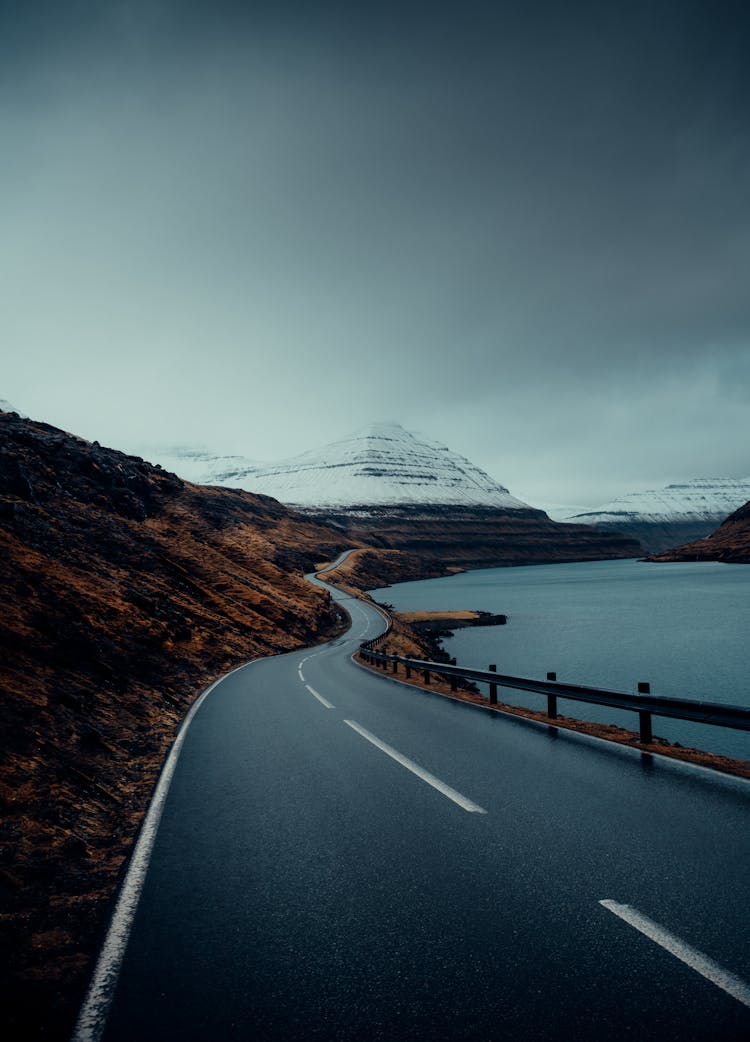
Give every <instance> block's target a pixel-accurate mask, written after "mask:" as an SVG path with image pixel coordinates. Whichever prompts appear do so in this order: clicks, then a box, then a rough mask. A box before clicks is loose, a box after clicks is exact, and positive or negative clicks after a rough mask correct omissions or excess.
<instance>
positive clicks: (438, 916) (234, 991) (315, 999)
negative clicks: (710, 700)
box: [77, 594, 750, 1042]
mask: <svg viewBox="0 0 750 1042" xmlns="http://www.w3.org/2000/svg"><path fill="white" fill-rule="evenodd" d="M336 597H337V599H339V600H341V601H342V602H343V603H344V604H345V606H346V607H347V609H348V611H349V612H350V615H351V618H352V626H351V628H350V630H349V632H348V633H347V635H346V636H345V637H343V638H341V639H339V640H336V641H333V642H332V643H330V644H326V645H325V646H322V647H320V648H316V649H312V650H307V651H301V652H295V653H293V654H288V655H284V656H281V657H277V658H272V659H265V660H260V661H257V662H254V663H251V664H249V665H248V666H246V667H243V668H242V669H240V670H239V671H237V672H235V673H233V674H231V675H229V676H228V677H226V678H225V679H224V680H222V681H221V682H220V683H219V684H218V685H216V686H215V688H214V689H213V690H212V691H211V693H210V694H209V695H208V697H206V698H205V700H204V701H203V703H202V704H201V706H200V709H199V710H198V711H197V713H196V714H195V717H194V719H193V721H192V723H191V725H190V727H189V729H188V730H187V732H186V734H185V740H184V745H183V747H182V751H181V753H180V757H179V760H178V762H177V767H176V770H175V773H174V777H173V780H172V783H171V787H170V789H169V792H168V795H167V797H166V801H165V804H164V811H163V816H162V818H161V823H160V825H159V828H158V832H157V834H156V840H155V843H154V847H153V852H152V855H151V859H150V862H149V865H148V870H147V872H146V875H145V883H144V885H143V889H142V892H141V893H140V899H139V901H138V904H137V910H136V912H135V918H134V921H133V927H132V931H131V933H130V937H129V940H128V942H127V947H126V949H125V954H124V959H123V961H122V967H121V970H120V972H119V978H118V979H117V983H116V987H114V985H113V974H110V978H112V979H110V982H109V986H110V990H111V991H112V992H113V995H114V997H113V999H112V1002H111V1006H110V1007H109V1010H108V1015H107V1017H106V1023H105V1025H104V1033H103V1037H104V1038H105V1039H106V1040H107V1042H132V1040H133V1039H139V1040H141V1042H143V1040H146V1042H148V1040H151V1039H153V1040H157V1039H158V1040H162V1042H163V1040H170V1039H174V1040H179V1042H191V1040H196V1042H198V1040H200V1042H205V1040H225V1039H226V1040H230V1039H242V1040H251V1039H252V1040H259V1042H262V1040H271V1039H286V1040H290V1042H291V1040H300V1042H301V1040H315V1042H318V1040H319V1042H324V1040H325V1042H329V1040H354V1039H358V1040H376V1039H377V1040H389V1042H393V1040H398V1039H414V1040H438V1039H444V1040H469V1039H471V1040H478V1039H481V1040H494V1039H508V1040H511V1039H512V1040H514V1042H518V1040H535V1042H536V1040H546V1039H549V1040H555V1042H560V1040H568V1039H569V1040H581V1039H606V1040H609V1039H618V1040H619V1039H623V1040H624V1039H628V1040H634V1039H638V1040H639V1042H645V1040H654V1042H655V1040H659V1042H664V1040H668V1039H679V1040H680V1042H685V1040H706V1039H717V1040H726V1039H737V1040H739V1039H745V1040H746V1039H748V1038H750V988H748V984H747V982H750V949H749V946H748V943H747V941H748V931H747V922H748V908H749V907H750V871H749V870H748V866H750V828H748V824H749V822H750V815H749V813H748V812H749V810H750V785H748V784H747V783H744V782H741V781H734V780H730V779H727V780H723V779H721V778H719V777H717V776H715V775H712V774H710V773H709V772H702V771H699V770H695V769H691V768H689V767H684V766H681V765H678V764H674V763H669V762H667V761H665V760H662V759H660V758H649V757H643V758H642V757H641V756H640V755H639V754H635V753H633V752H632V751H628V750H624V749H622V748H621V747H617V746H609V745H606V744H604V743H601V742H596V741H593V740H590V739H586V738H584V737H581V736H576V735H572V734H570V733H566V732H558V731H555V730H554V729H551V728H549V729H548V728H545V727H540V726H538V725H532V724H529V723H525V722H523V721H519V720H517V719H514V718H507V717H503V716H496V715H490V714H489V713H487V712H484V711H483V710H481V709H479V710H475V709H471V708H467V707H466V706H463V705H459V704H456V703H455V702H452V701H450V700H448V699H442V698H439V697H437V696H435V695H430V694H428V693H424V694H422V693H419V692H415V691H413V690H409V689H407V688H406V687H404V686H402V685H399V684H397V683H394V682H392V681H389V680H387V679H384V678H383V677H381V676H377V675H373V674H370V673H368V672H366V671H364V670H362V669H361V668H359V667H357V666H356V665H354V664H353V663H352V662H351V660H350V658H351V655H352V653H353V651H354V649H355V648H356V646H357V644H358V643H359V641H360V640H361V639H363V638H365V637H370V636H373V635H375V634H376V633H377V632H379V631H380V630H381V629H382V628H383V620H382V618H381V616H379V615H378V613H377V612H376V611H375V610H374V609H373V608H371V607H369V606H368V605H365V604H362V603H360V602H358V601H353V600H351V599H350V598H346V597H344V596H343V595H341V594H336ZM86 1030H89V1029H86ZM97 1031H99V1029H98V1028H91V1034H90V1036H86V1033H85V1031H83V1029H80V1033H79V1036H77V1037H79V1038H81V1039H83V1038H84V1037H94V1035H96V1033H97Z"/></svg>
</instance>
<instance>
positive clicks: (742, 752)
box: [371, 561, 750, 759]
mask: <svg viewBox="0 0 750 1042" xmlns="http://www.w3.org/2000/svg"><path fill="white" fill-rule="evenodd" d="M371 592H372V595H373V596H374V597H375V599H376V600H379V601H381V602H383V603H388V604H392V605H393V606H394V608H396V609H397V610H398V611H429V610H431V611H439V610H443V609H456V608H471V609H481V610H483V611H491V612H504V613H505V614H506V615H507V616H508V625H507V626H498V627H482V628H476V629H467V630H458V631H457V632H456V634H455V636H454V637H451V638H448V639H446V640H445V641H444V645H445V648H446V651H448V652H449V654H451V655H455V656H456V659H457V660H458V662H459V664H461V665H466V666H473V667H475V668H478V669H486V668H487V666H488V664H489V663H490V662H493V663H497V668H498V671H499V672H501V673H510V674H514V675H516V676H526V677H534V678H538V679H544V677H545V675H546V673H547V671H548V670H555V671H556V672H557V679H558V680H560V681H568V682H570V683H578V684H586V685H590V686H592V687H603V688H609V689H610V690H613V691H626V692H635V690H636V685H637V683H638V681H639V680H647V681H649V682H650V683H651V691H652V692H653V693H654V694H659V695H675V696H681V697H685V698H703V699H710V700H712V701H717V702H727V703H731V704H733V705H744V706H750V566H747V565H739V564H738V565H731V564H718V563H710V562H690V563H685V564H646V563H642V562H639V561H595V562H587V563H584V564H548V565H535V566H533V567H523V568H488V569H483V570H481V571H472V572H465V573H463V574H460V575H453V576H450V577H447V578H443V579H428V580H425V581H422V582H409V583H399V584H397V585H395V586H390V587H387V588H385V589H381V590H373V591H371ZM502 698H503V700H504V701H506V702H512V703H514V704H516V705H525V706H532V707H534V708H537V709H542V708H544V707H545V705H546V702H545V700H544V699H543V697H541V696H534V695H529V694H528V693H524V692H521V691H508V690H505V691H503V693H502ZM559 708H560V711H561V712H562V713H565V714H566V715H569V716H579V717H582V718H585V719H590V720H597V721H602V722H612V723H617V724H620V725H621V726H625V727H629V728H631V729H634V728H635V720H636V718H635V714H632V713H623V712H618V711H617V710H610V709H607V708H605V707H598V706H586V705H584V704H582V703H573V702H560V707H559ZM654 733H655V734H657V735H660V736H662V737H664V738H668V739H669V740H670V741H679V742H681V743H682V744H683V745H693V746H697V747H698V748H702V749H710V750H712V751H715V752H722V753H725V754H726V755H729V756H739V757H742V758H744V759H750V734H747V733H745V732H740V731H730V730H728V729H726V728H717V727H707V726H701V725H697V724H690V723H683V722H682V721H670V720H667V719H664V718H660V717H655V718H654Z"/></svg>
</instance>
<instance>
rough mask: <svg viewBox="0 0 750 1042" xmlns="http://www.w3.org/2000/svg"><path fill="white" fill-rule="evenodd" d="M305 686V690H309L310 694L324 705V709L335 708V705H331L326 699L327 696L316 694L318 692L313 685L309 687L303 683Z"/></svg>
mask: <svg viewBox="0 0 750 1042" xmlns="http://www.w3.org/2000/svg"><path fill="white" fill-rule="evenodd" d="M305 687H306V688H307V690H308V691H309V692H310V694H311V695H313V696H314V697H315V698H317V700H318V701H319V702H320V704H321V705H324V706H325V707H326V709H335V708H336V706H334V705H331V703H330V702H329V701H328V699H327V698H323V696H322V695H320V694H318V692H317V691H316V690H315V688H314V687H310V685H309V684H305Z"/></svg>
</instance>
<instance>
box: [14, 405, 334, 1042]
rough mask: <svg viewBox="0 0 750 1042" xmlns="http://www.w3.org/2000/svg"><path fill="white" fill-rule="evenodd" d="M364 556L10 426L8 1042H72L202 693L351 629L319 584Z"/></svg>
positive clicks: (117, 457) (330, 534) (263, 507)
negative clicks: (156, 795)
mask: <svg viewBox="0 0 750 1042" xmlns="http://www.w3.org/2000/svg"><path fill="white" fill-rule="evenodd" d="M348 545H349V543H348V541H347V538H346V536H345V535H344V534H343V533H342V532H341V531H340V530H336V529H331V528H329V527H326V526H325V525H323V524H319V523H316V522H314V521H311V520H310V519H303V518H301V517H300V516H299V515H298V514H295V513H294V512H293V511H291V510H289V509H287V508H286V507H283V506H281V504H279V503H277V502H276V501H274V500H271V499H267V498H264V497H259V496H253V495H250V494H249V493H246V492H240V491H231V490H229V489H221V488H199V487H196V486H194V485H190V484H188V483H186V482H184V481H182V480H181V479H180V478H178V477H176V476H175V475H174V474H170V473H167V472H165V471H163V470H160V469H158V468H154V467H152V466H150V465H149V464H147V463H145V462H144V461H143V460H141V459H138V458H136V457H132V456H126V455H124V454H122V453H119V452H115V451H113V450H111V449H105V448H102V447H101V446H99V445H98V444H96V443H93V444H91V443H89V442H86V441H83V440H82V439H80V438H75V437H72V436H71V435H69V434H66V433H64V432H63V431H60V430H57V429H56V428H54V427H50V426H47V425H46V424H41V423H33V422H31V421H25V420H23V419H21V418H20V417H18V416H17V415H10V414H8V413H2V414H0V585H1V588H2V591H3V596H2V599H1V600H0V689H1V691H2V698H1V700H0V733H1V734H2V747H3V750H2V751H3V755H2V763H1V765H0V797H1V798H2V800H3V814H2V820H3V835H2V842H0V913H1V914H2V919H3V926H4V930H3V937H4V940H3V949H2V963H3V966H2V974H1V975H0V976H1V977H2V981H3V986H2V995H1V996H0V1001H1V1002H2V1006H3V1023H4V1027H5V1029H6V1037H7V1038H42V1037H43V1038H48V1039H57V1038H60V1039H63V1038H66V1039H67V1038H68V1037H69V1032H70V1028H71V1024H72V1018H73V1017H74V1015H75V1011H76V1009H77V1005H78V1003H79V1001H80V998H81V996H82V993H83V989H84V986H85V982H86V975H87V968H88V966H89V963H90V960H91V958H92V956H93V954H94V952H95V948H96V944H97V940H98V936H99V932H100V930H101V929H102V927H103V925H104V922H105V919H106V914H107V910H108V907H109V901H110V898H111V895H112V893H113V891H114V889H115V886H116V884H117V881H118V876H119V873H120V871H121V868H122V865H123V861H124V858H125V857H126V854H127V852H128V849H129V846H130V844H131V842H132V839H133V837H134V834H135V832H136V829H137V827H138V824H139V822H140V820H141V817H142V814H143V812H144V809H145V807H146V805H147V802H148V798H149V794H150V791H151V788H152V786H153V784H154V782H155V780H156V777H157V775H158V771H159V768H160V765H161V763H162V761H163V758H164V755H165V752H166V750H167V748H168V746H169V744H170V743H171V741H172V738H173V736H174V730H175V727H176V726H177V725H178V724H179V722H180V721H181V720H182V718H183V717H184V715H185V713H186V711H187V708H188V706H189V705H190V703H191V701H192V700H193V699H194V697H195V696H196V695H197V694H198V692H199V691H200V690H201V689H202V688H203V687H204V686H205V685H206V684H207V683H208V682H209V681H210V680H212V679H214V678H215V677H217V676H218V675H220V674H221V673H222V672H224V671H226V670H227V669H229V668H231V667H232V666H234V665H237V664H239V663H241V662H244V661H247V659H249V658H252V657H253V656H255V655H259V654H268V653H272V652H275V651H283V650H286V649H291V648H294V647H299V646H301V645H305V644H308V643H311V642H314V641H316V640H320V639H322V637H323V635H325V634H326V633H330V632H333V631H334V630H335V628H336V626H337V618H336V616H335V615H334V613H333V611H332V609H331V606H330V603H329V601H328V599H327V597H326V596H325V594H324V593H323V592H322V591H320V590H317V589H314V588H313V587H312V586H311V585H310V584H308V583H307V582H305V580H304V578H303V573H304V572H305V571H306V570H310V569H311V568H312V567H313V566H314V564H315V563H317V562H319V561H322V560H329V559H331V558H332V557H334V556H335V555H336V554H337V553H338V552H339V551H340V550H342V549H344V548H346V547H347V546H348Z"/></svg>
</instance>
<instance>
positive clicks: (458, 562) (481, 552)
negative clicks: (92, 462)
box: [152, 423, 641, 582]
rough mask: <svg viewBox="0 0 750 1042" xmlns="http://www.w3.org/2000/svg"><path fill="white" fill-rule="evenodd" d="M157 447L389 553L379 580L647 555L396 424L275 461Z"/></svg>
mask: <svg viewBox="0 0 750 1042" xmlns="http://www.w3.org/2000/svg"><path fill="white" fill-rule="evenodd" d="M152 455H153V456H154V458H156V459H157V460H158V462H159V463H160V464H161V465H162V466H165V467H169V468H170V469H171V470H174V471H176V472H177V473H178V474H180V475H182V476H183V477H186V478H190V479H192V480H193V481H198V482H201V483H202V482H213V483H216V484H221V485H230V486H235V487H236V486H239V487H240V488H244V489H247V490H248V491H250V490H252V491H254V492H259V493H263V494H265V495H269V496H273V497H274V498H276V499H279V500H281V501H282V502H283V503H286V504H288V505H291V506H294V507H296V508H297V509H298V510H302V511H304V512H305V513H308V514H313V515H314V516H315V517H318V518H320V519H321V520H324V521H327V522H329V523H332V524H334V525H335V526H336V527H337V528H339V529H340V530H342V531H343V532H345V533H346V535H347V536H348V538H350V539H353V540H355V541H357V542H360V543H362V544H367V545H369V546H372V547H378V548H381V549H385V550H388V551H392V552H393V554H394V555H395V556H393V557H392V558H391V557H389V558H388V559H387V561H386V560H384V559H383V557H382V556H381V557H379V558H378V562H377V569H378V575H379V578H380V581H381V582H382V581H397V580H399V579H406V578H417V577H421V576H427V575H440V574H444V572H445V571H446V569H456V568H483V567H484V568H487V567H492V566H496V565H507V564H533V563H543V562H547V561H582V560H600V559H602V558H608V557H636V556H638V555H639V554H640V553H641V547H640V545H639V544H638V543H637V542H636V541H635V540H633V539H629V538H623V537H622V536H620V535H619V533H617V532H615V531H606V532H605V531H599V530H597V529H593V528H591V527H590V526H586V525H579V524H560V523H557V522H555V521H551V520H550V519H549V517H548V516H547V515H546V514H545V512H544V511H543V510H537V509H535V508H534V507H531V506H529V504H528V503H524V502H523V501H522V500H520V499H517V498H516V497H515V496H513V495H511V493H510V492H509V491H508V489H507V488H506V487H505V486H504V485H501V484H500V483H499V482H498V481H496V480H495V479H494V478H492V477H490V475H489V474H487V473H485V472H484V471H483V470H481V469H480V468H479V467H477V466H476V465H475V464H474V463H472V462H471V461H470V460H468V459H466V458H465V457H464V456H461V455H459V454H458V453H456V452H453V451H452V450H451V449H449V448H447V447H446V446H445V445H443V444H441V443H440V442H436V441H433V440H432V439H427V438H423V437H419V436H417V435H416V434H413V433H411V432H409V431H406V430H404V428H403V427H402V426H400V425H399V424H396V423H372V424H369V425H368V426H367V427H363V428H362V429H361V430H359V431H356V432H355V433H354V434H352V435H350V436H349V437H348V438H343V439H341V440H339V441H335V442H332V443H331V444H329V445H325V446H323V447H322V448H320V449H314V450H311V451H309V452H305V453H303V454H302V455H300V456H295V457H294V458H293V459H289V460H284V461H282V462H281V463H274V464H258V463H254V462H253V461H250V460H246V459H243V458H242V457H238V456H225V457H218V456H211V455H210V454H209V453H205V452H203V451H201V450H174V449H173V450H171V451H170V452H165V451H163V450H162V451H156V452H154V453H153V454H152ZM362 567H366V562H365V564H364V565H362Z"/></svg>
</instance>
